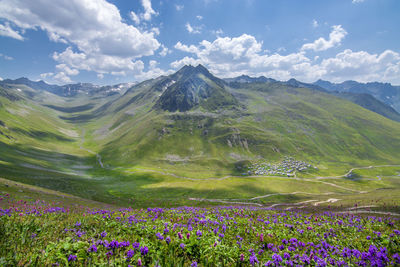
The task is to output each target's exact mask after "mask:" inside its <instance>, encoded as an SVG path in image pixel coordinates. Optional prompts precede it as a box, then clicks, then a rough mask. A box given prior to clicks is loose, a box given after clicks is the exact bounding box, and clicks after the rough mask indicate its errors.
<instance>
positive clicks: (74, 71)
mask: <svg viewBox="0 0 400 267" xmlns="http://www.w3.org/2000/svg"><path fill="white" fill-rule="evenodd" d="M56 68H57V69H58V70H60V72H64V73H65V74H66V75H69V76H75V75H78V74H79V70H77V69H71V68H70V67H68V66H67V65H65V64H58V65H57V66H56Z"/></svg>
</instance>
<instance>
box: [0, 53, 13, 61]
mask: <svg viewBox="0 0 400 267" xmlns="http://www.w3.org/2000/svg"><path fill="white" fill-rule="evenodd" d="M1 57H2V58H4V59H5V60H14V58H13V57H10V56H7V55H4V54H2V53H0V58H1Z"/></svg>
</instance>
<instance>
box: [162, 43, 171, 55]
mask: <svg viewBox="0 0 400 267" xmlns="http://www.w3.org/2000/svg"><path fill="white" fill-rule="evenodd" d="M171 53H172V51H171V50H169V49H168V48H167V47H165V46H164V45H161V51H160V53H159V55H160V56H162V57H165V56H166V55H168V54H171Z"/></svg>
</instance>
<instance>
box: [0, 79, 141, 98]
mask: <svg viewBox="0 0 400 267" xmlns="http://www.w3.org/2000/svg"><path fill="white" fill-rule="evenodd" d="M18 84H22V85H26V86H28V87H30V88H32V89H35V90H40V91H47V92H50V93H53V94H55V95H58V96H66V97H73V96H76V95H77V94H79V93H85V94H95V93H99V92H103V93H106V94H115V93H116V92H117V91H118V90H121V89H127V88H128V87H130V86H132V85H134V84H135V83H121V84H116V85H106V86H99V85H94V84H91V83H75V84H65V85H55V84H48V83H46V82H44V81H31V80H29V79H28V78H25V77H22V78H18V79H15V80H11V79H5V80H3V81H0V86H3V87H8V86H9V85H18Z"/></svg>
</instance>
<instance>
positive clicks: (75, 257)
mask: <svg viewBox="0 0 400 267" xmlns="http://www.w3.org/2000/svg"><path fill="white" fill-rule="evenodd" d="M76 259H77V256H76V255H69V256H68V261H76Z"/></svg>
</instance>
